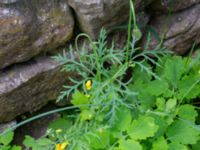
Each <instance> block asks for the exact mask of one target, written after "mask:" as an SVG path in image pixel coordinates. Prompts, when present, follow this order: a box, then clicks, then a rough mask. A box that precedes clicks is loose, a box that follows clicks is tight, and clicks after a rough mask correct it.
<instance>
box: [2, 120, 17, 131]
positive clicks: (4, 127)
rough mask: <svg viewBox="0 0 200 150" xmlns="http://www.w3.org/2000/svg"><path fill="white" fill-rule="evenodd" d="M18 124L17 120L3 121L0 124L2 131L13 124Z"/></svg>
mask: <svg viewBox="0 0 200 150" xmlns="http://www.w3.org/2000/svg"><path fill="white" fill-rule="evenodd" d="M15 125H16V121H15V120H14V121H11V122H8V123H3V124H0V133H2V132H4V131H5V130H6V129H9V128H11V127H13V126H15Z"/></svg>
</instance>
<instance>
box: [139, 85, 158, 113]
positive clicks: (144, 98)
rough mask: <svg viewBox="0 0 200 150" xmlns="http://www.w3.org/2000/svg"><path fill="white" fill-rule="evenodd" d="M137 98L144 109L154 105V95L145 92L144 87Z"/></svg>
mask: <svg viewBox="0 0 200 150" xmlns="http://www.w3.org/2000/svg"><path fill="white" fill-rule="evenodd" d="M141 89H144V88H141ZM138 99H139V101H140V103H141V107H142V108H143V109H145V110H147V109H150V108H151V107H153V106H154V105H155V96H153V95H151V94H149V93H148V92H146V90H145V89H144V90H143V91H140V93H139V95H138Z"/></svg>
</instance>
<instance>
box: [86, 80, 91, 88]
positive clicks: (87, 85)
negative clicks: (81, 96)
mask: <svg viewBox="0 0 200 150" xmlns="http://www.w3.org/2000/svg"><path fill="white" fill-rule="evenodd" d="M85 87H86V89H87V90H90V89H91V88H92V81H91V80H88V81H87V82H86V84H85Z"/></svg>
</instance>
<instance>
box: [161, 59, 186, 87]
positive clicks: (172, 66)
mask: <svg viewBox="0 0 200 150" xmlns="http://www.w3.org/2000/svg"><path fill="white" fill-rule="evenodd" d="M184 71H185V60H184V59H182V58H181V57H179V56H176V57H168V59H167V60H166V62H165V66H164V70H163V76H164V78H165V79H167V81H168V82H169V83H170V84H171V85H172V86H173V87H174V88H176V87H177V82H178V80H179V79H180V78H181V76H182V74H183V73H184Z"/></svg>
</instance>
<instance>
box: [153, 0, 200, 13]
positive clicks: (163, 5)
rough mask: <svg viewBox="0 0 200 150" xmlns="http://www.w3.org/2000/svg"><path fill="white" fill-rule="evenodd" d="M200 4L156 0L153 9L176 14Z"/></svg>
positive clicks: (186, 1) (190, 0)
mask: <svg viewBox="0 0 200 150" xmlns="http://www.w3.org/2000/svg"><path fill="white" fill-rule="evenodd" d="M198 3H200V0H155V1H154V2H153V3H152V5H151V8H152V9H153V10H154V11H158V12H176V11H180V10H183V9H186V8H189V7H191V6H193V5H195V4H198Z"/></svg>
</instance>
